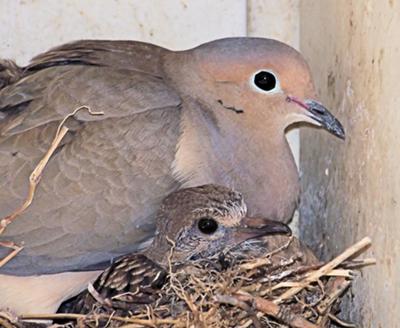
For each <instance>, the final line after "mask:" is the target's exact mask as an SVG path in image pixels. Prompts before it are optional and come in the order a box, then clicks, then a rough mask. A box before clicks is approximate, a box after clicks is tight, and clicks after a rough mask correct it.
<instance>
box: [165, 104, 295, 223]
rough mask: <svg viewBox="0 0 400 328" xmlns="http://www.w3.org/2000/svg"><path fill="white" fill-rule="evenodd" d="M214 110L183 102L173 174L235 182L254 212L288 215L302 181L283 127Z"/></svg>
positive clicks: (188, 182) (196, 180)
mask: <svg viewBox="0 0 400 328" xmlns="http://www.w3.org/2000/svg"><path fill="white" fill-rule="evenodd" d="M215 112H216V111H214V110H212V109H207V108H205V107H204V106H201V105H200V104H198V103H196V102H194V101H191V102H190V101H187V102H186V103H185V105H184V108H183V113H182V115H183V116H182V122H181V123H182V135H181V139H180V142H179V145H178V149H177V153H176V156H175V161H174V164H173V171H174V173H175V176H176V177H177V178H178V179H179V180H180V181H181V182H182V183H183V186H184V187H191V186H196V185H202V184H207V183H217V184H221V185H225V186H228V187H231V188H234V189H236V190H238V191H240V192H241V193H242V194H243V195H244V196H245V200H246V203H247V204H248V208H249V212H250V214H261V215H263V216H266V217H268V218H270V219H275V220H279V221H285V222H287V221H288V220H290V218H291V216H292V214H293V212H294V210H295V208H296V206H297V201H298V195H299V182H298V172H297V168H296V164H295V162H294V159H293V155H292V153H291V151H290V148H289V145H288V143H287V140H286V138H285V135H284V129H283V128H279V126H277V125H274V124H270V125H267V126H265V125H264V126H263V128H262V129H259V130H256V131H255V130H251V129H249V128H248V127H246V126H243V125H241V123H240V120H239V119H240V115H245V113H244V114H236V113H229V114H232V115H236V117H235V116H233V117H234V119H232V120H225V121H223V122H221V121H220V118H219V117H217V116H216V115H215ZM224 114H226V113H224ZM225 116H226V115H225ZM243 119H244V117H243Z"/></svg>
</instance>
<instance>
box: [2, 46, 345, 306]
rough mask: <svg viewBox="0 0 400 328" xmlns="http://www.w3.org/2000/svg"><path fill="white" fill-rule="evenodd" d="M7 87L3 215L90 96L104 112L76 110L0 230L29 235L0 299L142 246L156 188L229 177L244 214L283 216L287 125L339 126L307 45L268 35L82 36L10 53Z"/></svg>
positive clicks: (88, 274)
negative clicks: (183, 43) (19, 57)
mask: <svg viewBox="0 0 400 328" xmlns="http://www.w3.org/2000/svg"><path fill="white" fill-rule="evenodd" d="M0 88H1V89H0V176H1V179H0V217H3V216H5V215H7V214H10V213H11V212H12V211H13V210H14V209H15V208H17V207H18V206H20V204H21V203H22V202H23V200H24V199H25V197H26V196H27V188H28V187H27V184H28V177H29V174H30V172H31V171H32V170H33V168H34V167H35V166H36V165H37V164H38V162H39V160H40V159H41V158H42V157H43V155H44V154H45V152H46V151H47V149H48V148H49V146H50V143H51V141H52V139H53V136H54V134H55V131H56V129H57V127H58V125H59V123H60V121H61V120H62V119H63V118H64V117H65V116H66V115H68V114H69V113H71V112H72V111H73V110H74V109H75V108H77V107H79V106H82V105H86V106H90V107H91V108H92V109H93V110H95V111H102V112H104V115H102V116H91V115H89V114H88V113H85V112H83V111H81V112H79V113H78V114H77V115H75V116H74V118H71V119H70V120H69V121H68V127H69V128H70V132H69V133H68V134H67V136H66V137H65V138H64V139H63V141H62V144H61V145H60V146H59V148H58V149H57V153H56V154H55V155H54V156H53V157H52V159H51V160H50V163H49V165H48V167H47V168H46V170H45V172H44V174H43V176H42V179H41V182H40V184H39V186H38V188H37V191H36V194H35V198H34V201H33V203H32V205H31V206H30V207H29V208H28V210H27V211H26V212H25V213H24V214H23V215H22V216H20V217H19V218H18V219H17V220H15V221H14V222H13V223H12V224H11V225H10V226H9V227H8V228H7V229H6V231H5V233H4V234H3V235H1V236H0V238H1V239H0V240H6V241H14V242H16V243H19V244H20V243H22V242H23V243H24V249H23V251H22V252H21V253H20V254H18V256H17V257H15V258H14V259H13V260H12V261H10V262H9V263H7V265H5V266H3V267H2V268H0V295H1V296H2V297H0V307H2V306H9V305H10V304H13V305H15V304H21V302H20V300H19V296H17V295H20V292H19V290H21V289H25V290H26V289H30V290H33V289H38V290H41V291H42V293H43V291H44V290H46V291H47V290H49V288H50V287H49V286H52V288H53V289H54V291H53V292H54V293H56V292H55V290H56V291H57V293H58V294H57V295H58V296H59V297H65V295H67V294H74V293H76V292H77V291H79V290H80V289H81V288H82V286H84V285H85V284H86V283H87V282H88V280H90V279H93V278H94V277H95V276H96V274H98V273H94V272H92V270H97V269H103V268H105V267H106V265H107V262H108V263H109V261H110V260H111V259H112V258H114V257H117V256H119V255H122V254H126V253H128V252H132V251H135V250H138V249H141V248H143V247H145V246H146V245H148V243H149V241H150V239H151V237H152V236H153V235H154V230H155V226H154V222H155V213H156V210H157V208H158V206H159V204H160V202H161V200H162V199H163V197H164V196H166V195H167V194H169V193H170V192H172V191H174V190H177V189H179V188H184V187H190V186H196V185H202V184H206V183H217V184H221V185H226V186H229V187H234V188H235V189H237V190H240V191H241V192H243V194H244V196H245V197H246V199H247V200H248V207H249V214H250V215H252V214H255V213H257V214H261V215H262V216H264V217H268V218H270V219H272V220H277V221H281V222H288V221H289V220H290V218H291V216H292V214H293V211H294V210H295V208H296V206H297V201H298V196H299V183H298V173H297V169H296V166H295V163H294V160H293V157H292V154H291V152H290V149H289V147H288V144H287V141H286V139H285V135H284V132H285V129H286V128H287V127H288V126H290V125H291V124H293V123H296V122H308V123H311V124H315V125H319V126H321V127H323V128H325V129H327V130H328V131H330V132H332V133H333V134H335V135H336V136H338V137H341V138H343V137H344V130H343V128H342V126H341V124H340V123H339V122H338V121H337V120H336V119H335V118H334V116H333V115H332V114H330V113H329V111H328V110H327V109H326V108H325V107H323V106H322V105H321V104H320V103H319V102H317V101H316V100H315V91H314V87H313V83H312V78H311V75H310V71H309V68H308V66H307V64H306V63H305V61H304V59H303V58H302V57H301V55H300V54H299V53H298V52H297V51H295V50H294V49H292V48H291V47H289V46H287V45H285V44H283V43H281V42H278V41H274V40H269V39H261V38H229V39H221V40H217V41H213V42H209V43H206V44H203V45H201V46H199V47H197V48H194V49H190V50H186V51H178V52H175V51H170V50H167V49H164V48H161V47H157V46H154V45H150V44H146V43H140V42H132V41H78V42H73V43H70V44H66V45H63V46H61V47H58V48H55V49H52V50H50V51H49V52H46V53H44V54H41V55H39V56H37V57H36V58H34V59H33V60H32V62H31V63H30V64H29V65H28V66H26V67H18V66H16V65H15V64H14V63H13V62H11V61H2V62H1V67H0ZM6 252H7V249H4V250H0V257H1V256H3V255H4V254H5V253H6ZM72 271H79V272H72ZM69 272H72V273H69ZM44 286H45V287H44ZM36 295H39V293H37V294H36ZM47 296H48V295H45V294H43V301H42V303H41V304H45V302H46V301H45V300H47V299H48V297H47ZM5 300H7V302H6V301H5ZM35 301H37V299H36V300H35ZM5 303H6V304H5ZM19 309H20V310H21V311H22V310H29V309H30V310H32V309H31V308H29V307H24V306H22V305H21V306H20V307H19Z"/></svg>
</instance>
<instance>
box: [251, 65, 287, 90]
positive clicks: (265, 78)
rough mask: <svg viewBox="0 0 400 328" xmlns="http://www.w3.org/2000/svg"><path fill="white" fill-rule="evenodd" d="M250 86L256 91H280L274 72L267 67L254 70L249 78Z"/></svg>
mask: <svg viewBox="0 0 400 328" xmlns="http://www.w3.org/2000/svg"><path fill="white" fill-rule="evenodd" d="M249 82H250V86H251V87H252V88H253V89H254V90H255V91H257V92H260V93H266V94H273V93H280V92H282V89H281V85H280V83H279V80H278V78H277V77H276V74H275V73H274V72H272V71H271V70H268V69H261V70H259V71H257V72H255V73H254V74H253V75H252V76H251V78H250V81H249Z"/></svg>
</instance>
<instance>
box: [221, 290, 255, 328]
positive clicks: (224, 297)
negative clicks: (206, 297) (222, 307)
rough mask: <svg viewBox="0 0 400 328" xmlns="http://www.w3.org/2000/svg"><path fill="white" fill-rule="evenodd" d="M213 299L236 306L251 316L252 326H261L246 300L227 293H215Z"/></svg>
mask: <svg viewBox="0 0 400 328" xmlns="http://www.w3.org/2000/svg"><path fill="white" fill-rule="evenodd" d="M215 301H216V302H218V303H223V304H229V305H232V306H236V307H238V308H240V309H242V310H244V311H246V312H247V313H248V314H249V315H250V318H251V321H252V322H253V324H254V326H255V327H256V328H261V327H262V326H261V323H260V321H259V320H258V318H257V316H256V315H255V314H254V311H253V309H252V308H251V306H249V305H248V304H247V303H246V302H244V301H241V300H239V299H238V298H237V297H234V296H229V295H216V296H215Z"/></svg>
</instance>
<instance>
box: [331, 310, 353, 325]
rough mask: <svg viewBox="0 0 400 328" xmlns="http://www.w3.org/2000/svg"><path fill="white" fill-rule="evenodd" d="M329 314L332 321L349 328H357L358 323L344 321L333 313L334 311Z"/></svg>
mask: <svg viewBox="0 0 400 328" xmlns="http://www.w3.org/2000/svg"><path fill="white" fill-rule="evenodd" d="M328 316H329V319H331V320H332V321H335V322H336V323H337V324H338V325H339V326H342V327H347V328H357V325H355V324H352V323H348V322H344V321H343V320H340V319H339V318H338V317H337V316H335V315H333V314H332V313H329V314H328Z"/></svg>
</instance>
